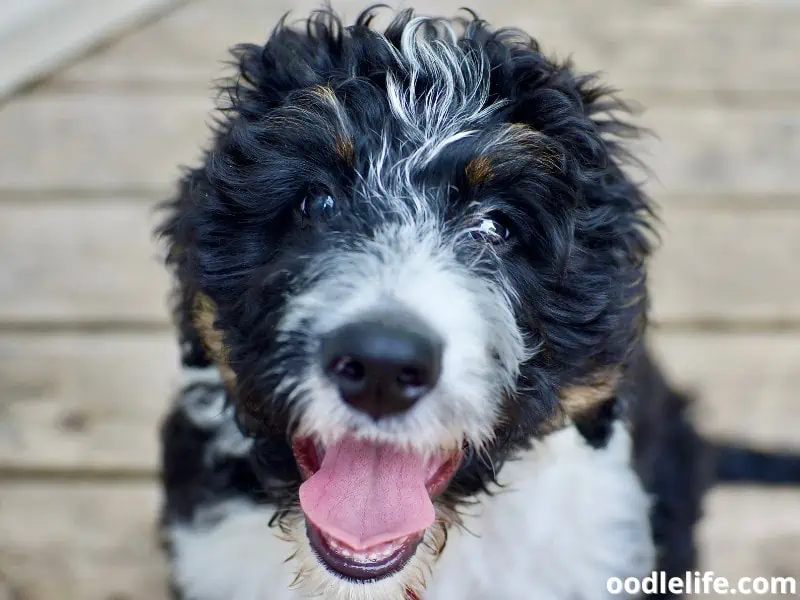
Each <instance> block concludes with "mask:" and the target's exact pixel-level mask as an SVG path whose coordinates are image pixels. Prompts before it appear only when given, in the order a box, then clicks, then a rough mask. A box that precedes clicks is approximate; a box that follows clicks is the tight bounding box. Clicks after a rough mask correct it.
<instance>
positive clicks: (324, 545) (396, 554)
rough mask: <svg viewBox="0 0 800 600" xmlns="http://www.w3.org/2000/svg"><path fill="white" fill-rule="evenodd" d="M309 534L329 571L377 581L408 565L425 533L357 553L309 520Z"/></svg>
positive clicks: (307, 522)
mask: <svg viewBox="0 0 800 600" xmlns="http://www.w3.org/2000/svg"><path fill="white" fill-rule="evenodd" d="M306 533H307V535H308V539H309V542H310V543H311V548H312V549H313V550H314V552H315V553H316V554H317V557H318V558H319V560H320V561H321V562H322V563H323V564H324V565H326V566H327V567H328V568H329V569H330V570H332V571H334V572H336V573H337V574H339V575H342V576H344V577H346V578H348V579H354V580H358V581H374V580H377V579H383V578H385V577H389V576H391V575H393V574H395V573H397V572H398V571H400V570H402V568H403V567H404V566H405V565H406V563H407V562H408V561H409V560H410V559H411V557H412V556H414V553H415V552H416V550H417V546H418V545H419V543H420V541H421V540H422V535H423V534H421V533H420V534H416V535H412V536H406V537H405V538H402V539H400V540H395V541H393V542H390V543H388V544H381V545H380V547H377V548H375V549H371V550H366V551H363V552H356V551H355V550H351V549H348V548H347V546H346V545H345V544H343V543H341V542H337V541H336V540H334V539H333V538H331V537H329V536H327V535H325V534H324V533H322V532H321V531H320V530H319V529H318V528H317V527H315V526H314V525H313V524H312V523H311V522H309V521H306Z"/></svg>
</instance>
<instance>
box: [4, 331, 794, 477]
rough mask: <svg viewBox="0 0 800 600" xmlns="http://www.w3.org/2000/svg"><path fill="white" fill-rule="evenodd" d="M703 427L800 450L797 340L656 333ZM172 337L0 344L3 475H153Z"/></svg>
mask: <svg viewBox="0 0 800 600" xmlns="http://www.w3.org/2000/svg"><path fill="white" fill-rule="evenodd" d="M654 346H655V348H656V350H657V352H658V355H659V356H660V357H662V358H663V360H664V363H665V364H666V365H667V366H668V367H669V373H670V375H671V376H672V377H673V379H674V380H675V381H676V382H677V383H678V384H679V385H681V386H686V387H687V388H689V389H692V390H695V391H697V392H698V393H699V403H700V404H699V409H700V410H699V413H700V416H701V417H702V419H701V425H702V426H703V428H704V429H705V430H706V431H708V432H710V433H715V434H727V435H731V436H734V437H736V438H737V439H742V440H745V441H748V442H752V443H754V444H758V445H761V446H764V447H773V446H785V447H788V448H796V449H798V450H800V440H798V437H797V422H798V419H800V407H798V406H797V403H796V398H797V390H798V389H800V334H796V335H790V334H786V335H782V334H728V335H723V334H681V333H666V332H659V333H658V334H657V335H656V336H655V338H654ZM176 355H177V349H176V344H175V342H174V341H173V338H172V334H171V333H163V334H120V333H107V334H78V333H75V334H67V333H64V334H49V335H36V336H30V335H23V334H16V335H12V334H4V335H2V336H0V470H3V469H5V470H9V469H10V470H15V471H19V470H24V471H36V470H45V471H48V472H51V471H54V470H56V471H59V470H60V471H71V470H80V471H82V472H109V471H114V470H119V471H128V472H134V473H144V472H154V471H155V469H156V464H157V456H158V440H157V435H156V431H157V427H158V422H159V421H160V419H161V418H162V416H163V415H164V413H165V412H166V410H167V406H168V401H169V398H170V396H171V394H172V393H173V392H174V390H175V389H176V385H177V383H178V378H177V369H176V365H177V356H176Z"/></svg>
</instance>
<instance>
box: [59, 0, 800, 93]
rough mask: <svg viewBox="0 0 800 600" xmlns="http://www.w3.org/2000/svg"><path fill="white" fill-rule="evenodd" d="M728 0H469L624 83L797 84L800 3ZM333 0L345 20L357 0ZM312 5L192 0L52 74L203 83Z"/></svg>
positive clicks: (444, 8)
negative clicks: (240, 49)
mask: <svg viewBox="0 0 800 600" xmlns="http://www.w3.org/2000/svg"><path fill="white" fill-rule="evenodd" d="M732 4H733V3H732ZM732 4H727V5H726V4H724V3H716V4H713V5H712V4H711V3H706V2H681V3H677V4H675V3H663V2H636V1H634V0H615V1H614V2H603V3H598V2H593V1H591V0H564V1H557V0H545V1H541V2H536V3H535V4H531V5H530V7H526V8H523V7H522V6H521V5H520V4H519V3H517V2H514V1H513V0H500V1H493V2H490V1H488V0H476V1H474V2H472V3H470V6H471V7H472V8H474V9H475V10H477V11H478V12H479V13H480V14H481V16H482V17H483V18H486V19H488V20H489V21H490V22H491V23H493V24H494V25H497V26H507V25H513V26H515V27H520V28H522V29H524V30H525V31H527V32H529V33H531V34H532V35H534V36H535V37H537V38H538V39H539V41H540V42H541V43H542V44H543V47H544V49H545V51H547V52H548V53H553V54H556V55H558V56H562V57H563V56H567V55H572V56H573V57H574V58H575V61H576V63H577V66H578V67H579V68H580V69H583V70H590V71H594V70H598V69H599V70H602V71H604V72H605V73H607V75H608V78H609V80H610V81H611V82H612V83H613V85H615V86H618V87H621V88H623V89H624V90H637V91H642V90H651V91H654V90H659V91H665V92H670V91H673V92H674V91H679V92H692V93H696V92H697V91H699V90H716V91H718V92H720V93H724V92H726V91H727V92H729V93H730V92H752V91H759V92H765V91H769V92H772V93H775V92H785V91H798V90H800V72H799V71H798V69H796V57H797V56H798V55H800V40H798V37H797V36H796V35H795V34H794V32H796V31H797V29H798V27H800V11H798V10H796V7H795V10H790V9H787V8H785V7H778V6H773V7H769V6H765V5H763V3H762V5H761V6H758V7H757V8H756V7H749V9H748V8H743V7H742V6H734V5H732ZM335 6H336V8H337V10H339V11H341V12H343V13H344V14H345V17H346V18H352V17H353V16H354V15H355V13H356V12H357V11H358V10H359V9H360V8H362V7H363V6H364V4H363V3H362V2H356V1H354V0H343V1H341V2H337V3H336V5H335ZM317 7H318V3H316V2H313V0H302V1H300V2H289V1H288V0H279V1H277V2H273V3H271V4H270V5H265V4H264V3H262V2H257V1H253V0H235V1H234V2H224V1H222V0H212V1H204V2H198V3H197V4H195V5H192V6H190V7H188V8H186V9H184V10H182V11H181V12H180V13H176V14H174V15H172V16H170V17H168V18H166V19H163V20H162V21H161V22H159V23H157V24H155V25H153V26H151V27H148V28H145V29H142V30H140V31H138V32H136V33H135V34H134V35H131V36H127V37H125V38H124V39H122V40H120V42H119V43H118V44H116V45H115V46H113V47H111V48H108V49H106V50H105V51H103V52H102V53H99V54H97V55H96V56H93V57H91V58H89V59H88V60H85V61H82V62H81V63H80V64H78V65H76V66H75V67H73V68H72V69H69V70H67V71H65V72H64V73H62V74H61V75H60V76H59V77H58V78H57V80H56V83H57V84H59V85H69V84H76V83H77V84H82V85H87V84H88V85H97V86H101V85H102V86H107V85H114V84H117V85H131V84H159V85H166V86H174V85H177V84H191V85H197V86H206V85H207V83H208V82H209V81H210V80H211V79H212V78H214V77H217V76H218V75H219V74H220V67H221V61H223V60H225V59H226V58H227V56H226V51H227V48H228V47H230V46H232V45H233V44H236V43H241V42H263V41H265V40H266V37H267V34H268V32H269V30H270V29H271V28H272V27H273V26H274V24H275V23H276V22H277V20H278V18H279V17H280V16H281V15H282V14H283V13H284V12H285V11H287V10H290V9H291V10H292V15H293V16H294V17H295V18H300V17H302V16H304V15H305V14H307V13H308V11H309V10H311V9H313V8H317ZM460 7H461V3H459V2H458V0H444V1H441V0H440V1H437V2H436V5H435V7H432V8H431V7H425V6H422V7H419V8H420V9H421V10H425V11H432V12H434V13H436V14H444V15H451V14H455V13H456V11H457V10H458V9H459V8H460ZM198 31H202V32H203V35H197V32H198Z"/></svg>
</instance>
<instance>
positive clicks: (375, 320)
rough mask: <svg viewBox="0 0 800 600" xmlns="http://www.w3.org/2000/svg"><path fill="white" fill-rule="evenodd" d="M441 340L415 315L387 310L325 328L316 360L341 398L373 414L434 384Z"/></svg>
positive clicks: (406, 404) (406, 403) (394, 409)
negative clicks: (320, 361) (325, 334)
mask: <svg viewBox="0 0 800 600" xmlns="http://www.w3.org/2000/svg"><path fill="white" fill-rule="evenodd" d="M443 346H444V344H443V342H442V339H441V338H440V337H439V336H438V335H436V332H435V331H433V330H432V329H431V328H430V327H429V326H428V325H426V324H425V323H424V322H422V321H421V320H420V319H419V318H418V317H416V316H414V315H412V314H410V313H408V312H404V311H391V312H386V313H381V314H378V315H371V316H369V317H366V318H364V319H362V320H359V321H356V322H353V323H349V324H347V325H344V326H342V327H339V328H338V329H335V330H334V331H332V332H331V333H330V334H328V335H327V336H326V337H325V339H324V340H323V342H322V365H323V369H324V370H325V374H326V375H327V376H328V378H329V379H330V380H331V381H333V383H334V384H335V385H336V387H337V388H338V390H339V393H340V394H341V396H342V398H343V399H344V401H345V402H347V403H348V404H350V405H351V406H353V407H354V408H357V409H358V410H360V411H362V412H365V413H367V414H368V415H370V416H372V417H373V418H375V419H378V418H380V417H383V416H385V415H390V414H393V413H398V412H401V411H404V410H408V409H409V408H411V406H412V405H413V404H414V403H415V402H416V401H417V400H419V399H420V398H422V397H423V396H424V395H425V394H427V393H428V392H429V391H430V390H431V389H432V388H433V386H434V385H436V381H437V380H438V379H439V373H440V371H441V363H442V348H443Z"/></svg>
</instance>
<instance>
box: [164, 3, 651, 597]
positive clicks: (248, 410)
mask: <svg viewBox="0 0 800 600" xmlns="http://www.w3.org/2000/svg"><path fill="white" fill-rule="evenodd" d="M371 20H372V16H371V14H370V13H365V14H363V15H362V16H361V17H359V18H358V19H357V21H356V22H355V24H354V25H353V26H351V27H347V28H345V27H343V26H342V25H341V23H340V22H339V21H338V19H337V18H336V17H335V16H334V15H332V14H330V13H328V12H323V13H319V14H316V15H314V16H312V18H311V19H310V20H308V22H307V24H306V27H305V28H304V29H302V30H295V29H292V28H290V27H287V26H285V25H284V24H281V25H280V26H279V27H278V28H277V29H276V30H275V31H274V33H273V34H272V36H271V37H270V39H269V41H268V42H267V43H266V45H265V46H252V45H247V46H242V47H239V48H238V49H237V50H236V57H237V59H238V65H239V77H238V78H237V79H236V81H235V82H232V83H231V84H230V85H229V86H228V87H226V89H225V91H226V92H228V97H229V98H230V103H229V105H227V106H226V107H225V108H224V110H223V112H222V113H221V115H222V117H221V119H220V122H219V125H218V128H217V131H216V135H215V139H214V142H213V146H212V147H211V148H210V150H209V151H208V152H207V155H206V157H205V161H204V164H203V165H202V166H201V167H200V168H197V169H194V170H191V171H190V172H189V173H188V174H187V175H186V177H185V178H184V180H183V182H182V189H181V194H180V195H179V197H178V199H177V200H175V201H174V202H173V203H171V205H170V211H171V212H170V216H169V218H168V219H167V222H166V223H165V225H164V226H163V228H162V233H163V234H164V235H165V237H166V239H167V241H168V243H169V250H170V254H169V260H170V262H171V264H172V265H173V266H174V267H175V269H176V273H177V277H178V285H179V291H180V298H181V303H180V306H179V314H180V315H181V316H182V317H183V318H184V322H185V325H186V328H188V330H190V331H191V333H192V335H193V334H194V333H196V334H198V336H199V338H201V339H202V340H203V341H204V343H205V346H206V347H207V349H208V351H209V353H210V356H211V357H212V358H213V360H214V361H215V362H216V363H217V365H218V366H219V368H220V370H221V371H222V373H223V375H224V377H225V379H226V381H227V384H228V386H229V387H230V389H231V397H232V398H233V401H234V402H235V406H236V410H237V413H238V415H239V420H240V422H241V423H242V426H243V427H244V428H245V429H246V430H247V431H248V433H250V434H251V435H253V436H254V437H255V439H256V446H255V447H256V450H255V452H256V463H257V464H260V465H261V467H260V471H261V473H262V476H263V479H264V482H265V486H267V487H270V486H273V485H278V484H281V485H282V486H283V487H281V488H279V489H282V490H284V491H283V492H282V493H281V499H282V500H285V501H286V502H285V503H284V506H285V507H287V513H286V514H287V516H286V518H285V519H284V521H283V525H284V527H285V529H286V532H287V533H288V534H289V535H290V537H292V538H293V539H294V540H295V541H296V542H297V545H298V558H297V559H298V560H299V561H300V569H301V571H302V573H301V574H302V575H304V576H305V577H304V580H305V581H306V582H307V583H308V585H310V586H311V587H314V588H320V587H329V586H332V585H333V586H338V587H337V589H342V590H347V594H349V596H347V597H361V596H357V594H359V593H362V592H359V590H368V591H364V592H363V594H364V596H363V597H365V598H367V597H368V598H380V597H382V596H386V597H396V596H397V593H398V592H399V593H400V595H402V591H403V590H404V589H409V590H414V589H416V588H418V586H419V585H420V582H421V578H422V574H423V573H424V570H425V568H426V567H428V566H430V564H431V562H432V559H433V557H435V555H436V553H437V552H438V549H439V548H440V546H441V544H442V543H443V541H444V538H445V536H446V527H447V525H448V523H450V522H452V521H454V520H457V515H456V511H454V508H455V507H456V505H457V503H458V501H459V500H460V499H462V498H464V497H465V496H469V495H473V494H475V493H476V492H477V491H479V490H480V489H481V488H482V487H485V486H486V485H487V484H488V483H489V482H491V480H492V479H493V476H494V473H495V471H496V469H497V468H499V466H500V464H501V463H502V461H503V460H504V459H505V458H507V457H509V456H510V455H512V454H513V453H514V451H516V450H518V449H520V448H523V447H525V446H526V445H527V444H529V443H530V441H531V440H532V439H533V438H534V437H535V436H537V435H539V434H541V433H542V432H544V431H546V430H547V429H551V428H553V427H554V426H556V427H557V426H558V425H559V424H561V423H563V422H564V420H565V419H568V418H570V417H574V418H577V417H578V416H579V415H581V414H583V413H589V412H591V410H592V409H593V408H594V407H595V406H596V404H597V403H598V402H599V401H601V400H604V399H606V398H607V397H608V396H609V394H610V393H611V389H612V388H613V386H614V384H615V380H616V377H617V376H618V374H619V371H620V369H621V368H622V367H623V366H624V364H625V361H626V357H627V355H628V353H629V352H630V350H631V348H632V346H633V344H634V342H635V340H636V338H637V337H638V336H639V334H640V331H641V327H642V324H643V322H644V312H645V294H644V274H643V260H644V258H645V255H646V254H647V251H648V244H647V241H646V236H645V234H646V219H647V216H648V214H649V211H648V206H647V202H646V199H645V198H644V197H643V195H642V194H641V193H640V191H639V190H638V189H637V187H636V186H635V185H634V184H633V183H631V182H630V181H629V180H628V179H627V178H626V176H625V174H624V173H623V170H622V168H621V158H622V157H623V151H622V150H621V148H620V147H619V141H620V139H621V138H622V137H625V136H626V135H627V134H632V133H634V129H633V128H631V127H628V126H626V125H625V124H623V123H622V122H621V121H620V120H619V119H618V118H617V117H616V111H618V110H620V109H622V108H623V107H622V106H621V105H620V104H619V103H617V102H616V101H614V100H613V98H612V97H611V96H609V95H608V94H607V93H606V90H604V89H602V88H600V87H599V86H598V85H597V84H596V82H595V80H594V79H593V78H592V77H588V76H576V75H575V74H574V73H573V72H572V70H571V68H570V66H569V65H562V64H557V63H555V62H552V61H550V60H548V59H547V58H546V57H545V56H544V55H543V54H542V53H541V52H540V51H539V49H538V47H537V45H536V43H535V42H533V41H532V40H531V39H529V38H527V37H526V36H524V35H523V34H521V33H519V32H513V31H497V32H494V31H492V30H490V29H489V28H488V27H487V26H486V25H485V24H484V23H483V22H482V21H480V20H478V19H477V18H474V19H472V18H471V19H468V20H465V21H463V22H461V21H439V20H431V19H425V18H415V17H414V16H413V15H412V14H411V13H410V12H403V13H400V14H399V15H397V16H396V17H395V18H394V20H393V21H392V23H391V24H390V25H389V27H388V28H387V29H386V30H385V31H383V32H379V31H376V30H375V29H374V28H373V27H371V23H370V22H371ZM301 480H305V483H304V484H303V485H302V486H301V485H300V481H301ZM275 489H278V488H275ZM298 495H299V500H300V505H301V507H302V512H301V511H298V510H297V509H296V504H294V505H292V500H296V499H297V497H298ZM292 516H294V518H292ZM305 530H307V538H308V539H306V535H305V533H304V531H305ZM323 567H324V568H323ZM366 581H369V582H370V583H369V585H364V582H366ZM353 594H356V595H353Z"/></svg>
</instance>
